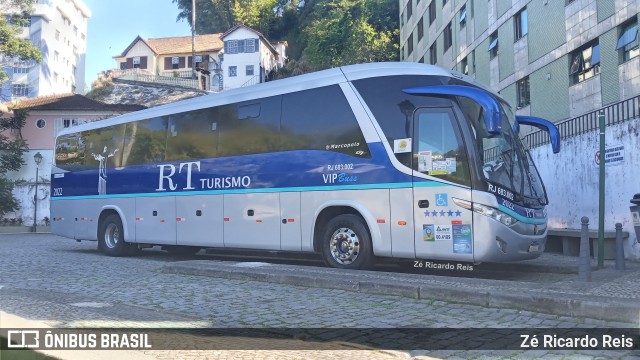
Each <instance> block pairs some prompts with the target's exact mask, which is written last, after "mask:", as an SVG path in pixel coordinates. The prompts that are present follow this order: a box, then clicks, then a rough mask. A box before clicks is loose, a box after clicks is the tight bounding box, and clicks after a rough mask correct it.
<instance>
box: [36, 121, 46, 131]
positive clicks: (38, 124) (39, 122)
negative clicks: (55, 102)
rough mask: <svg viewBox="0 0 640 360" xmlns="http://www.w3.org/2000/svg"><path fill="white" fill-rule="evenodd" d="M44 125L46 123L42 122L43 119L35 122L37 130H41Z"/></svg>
mask: <svg viewBox="0 0 640 360" xmlns="http://www.w3.org/2000/svg"><path fill="white" fill-rule="evenodd" d="M45 125H47V122H46V121H44V119H38V121H36V127H37V128H38V129H42V128H43V127H45Z"/></svg>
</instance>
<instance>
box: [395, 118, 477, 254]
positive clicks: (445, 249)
mask: <svg viewBox="0 0 640 360" xmlns="http://www.w3.org/2000/svg"><path fill="white" fill-rule="evenodd" d="M412 142H413V144H411V145H408V146H411V148H412V152H413V174H414V176H413V213H414V224H415V225H414V226H415V249H416V257H417V258H420V259H434V260H457V261H469V262H471V261H473V231H472V218H473V217H472V212H471V211H470V210H467V209H465V208H462V207H460V206H458V205H456V203H455V201H454V199H460V200H466V201H471V186H470V185H471V180H470V175H469V167H468V162H467V153H466V150H465V146H464V143H463V141H462V136H461V134H460V127H459V126H458V123H457V121H456V118H455V115H454V113H453V111H452V110H451V108H447V107H443V108H419V109H417V110H416V111H415V113H414V138H413V141H412ZM407 150H408V149H407Z"/></svg>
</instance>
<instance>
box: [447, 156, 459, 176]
mask: <svg viewBox="0 0 640 360" xmlns="http://www.w3.org/2000/svg"><path fill="white" fill-rule="evenodd" d="M445 162H446V167H447V173H449V174H452V173H455V172H456V158H447V160H445Z"/></svg>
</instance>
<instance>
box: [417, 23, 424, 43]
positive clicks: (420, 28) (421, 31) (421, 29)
mask: <svg viewBox="0 0 640 360" xmlns="http://www.w3.org/2000/svg"><path fill="white" fill-rule="evenodd" d="M423 36H424V18H420V21H418V41H420V40H422V37H423Z"/></svg>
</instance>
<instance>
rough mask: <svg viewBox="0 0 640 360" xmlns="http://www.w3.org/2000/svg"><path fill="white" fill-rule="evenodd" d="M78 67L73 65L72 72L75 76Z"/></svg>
mask: <svg viewBox="0 0 640 360" xmlns="http://www.w3.org/2000/svg"><path fill="white" fill-rule="evenodd" d="M76 70H77V68H76V66H75V65H71V71H72V72H73V76H76Z"/></svg>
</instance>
